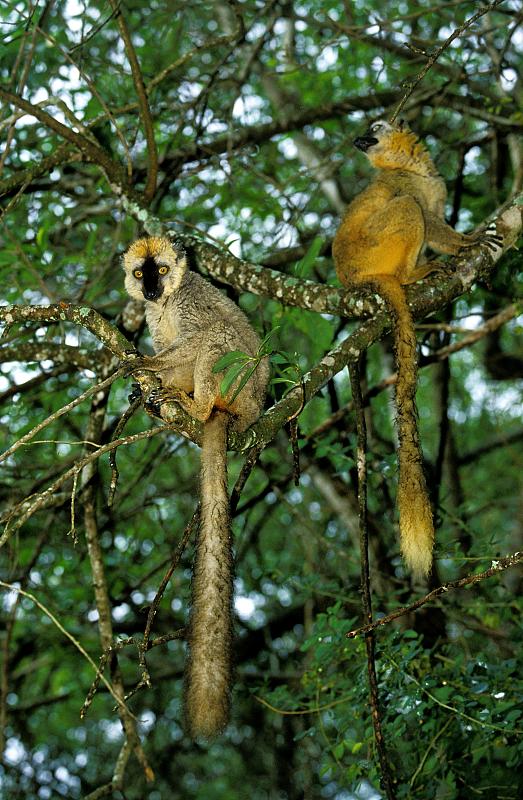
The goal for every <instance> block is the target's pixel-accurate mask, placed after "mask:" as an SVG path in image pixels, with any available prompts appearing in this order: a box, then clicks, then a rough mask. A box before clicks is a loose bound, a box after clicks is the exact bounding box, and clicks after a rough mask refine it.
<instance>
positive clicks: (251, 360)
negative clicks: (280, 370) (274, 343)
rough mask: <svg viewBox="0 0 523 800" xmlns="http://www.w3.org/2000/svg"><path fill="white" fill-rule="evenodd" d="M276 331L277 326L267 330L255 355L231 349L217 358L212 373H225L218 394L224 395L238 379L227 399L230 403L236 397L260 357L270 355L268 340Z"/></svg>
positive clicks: (253, 370) (255, 367)
mask: <svg viewBox="0 0 523 800" xmlns="http://www.w3.org/2000/svg"><path fill="white" fill-rule="evenodd" d="M276 331H277V328H274V329H273V330H272V331H269V333H268V334H267V336H265V338H264V339H263V341H262V343H261V344H260V347H259V348H258V352H257V353H256V355H255V356H251V355H249V353H244V352H243V350H232V351H231V352H230V353H225V355H224V356H222V357H221V358H219V359H218V360H217V361H216V363H215V364H214V366H213V368H212V371H213V372H214V373H217V372H224V373H225V374H224V376H223V378H222V380H221V382H220V394H221V396H222V397H225V396H226V395H227V394H228V392H229V391H230V389H231V387H232V386H233V384H234V383H235V381H238V385H237V386H236V389H235V390H234V393H233V395H232V397H231V398H230V400H229V402H230V403H232V402H233V401H234V400H235V399H236V398H237V397H238V395H239V394H240V392H241V390H242V389H243V387H244V386H245V384H246V383H247V381H248V380H249V378H251V376H252V375H253V374H254V372H255V370H256V369H257V367H258V364H259V363H260V361H261V360H262V358H265V357H266V356H269V355H271V352H272V351H271V347H270V340H271V338H272V336H274V334H275V333H276Z"/></svg>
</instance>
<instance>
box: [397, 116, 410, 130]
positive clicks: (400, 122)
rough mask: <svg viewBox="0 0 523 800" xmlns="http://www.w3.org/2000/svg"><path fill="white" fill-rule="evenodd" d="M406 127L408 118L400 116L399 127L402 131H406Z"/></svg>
mask: <svg viewBox="0 0 523 800" xmlns="http://www.w3.org/2000/svg"><path fill="white" fill-rule="evenodd" d="M406 128H408V125H407V122H406V120H405V119H404V118H403V117H400V118H399V120H398V129H399V130H400V131H404V130H405V129H406Z"/></svg>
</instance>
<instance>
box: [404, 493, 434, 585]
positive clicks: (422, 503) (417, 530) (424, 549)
mask: <svg viewBox="0 0 523 800" xmlns="http://www.w3.org/2000/svg"><path fill="white" fill-rule="evenodd" d="M398 506H399V516H400V547H401V553H402V555H403V558H404V559H405V563H406V565H407V567H408V568H409V569H410V570H411V572H412V574H413V577H414V578H415V579H416V580H420V579H421V578H426V577H427V575H429V574H430V571H431V568H432V548H433V546H434V524H433V521H432V511H431V509H430V503H429V500H428V497H427V495H426V492H424V491H418V492H416V493H415V494H414V493H412V492H410V493H408V494H407V496H406V497H405V496H402V494H400V495H399V497H398Z"/></svg>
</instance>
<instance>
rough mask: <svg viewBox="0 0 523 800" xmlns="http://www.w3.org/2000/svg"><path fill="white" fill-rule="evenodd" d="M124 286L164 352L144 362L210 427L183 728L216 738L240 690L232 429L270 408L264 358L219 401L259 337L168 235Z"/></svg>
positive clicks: (129, 271) (132, 266) (137, 249)
mask: <svg viewBox="0 0 523 800" xmlns="http://www.w3.org/2000/svg"><path fill="white" fill-rule="evenodd" d="M124 269H125V288H126V289H127V292H128V293H129V295H130V296H131V297H133V298H135V299H138V300H144V299H145V314H146V319H147V324H148V326H149V331H150V333H151V336H152V340H153V345H154V350H155V353H156V355H155V356H150V357H145V359H144V360H143V361H142V362H141V364H143V365H144V366H145V367H146V368H147V369H151V370H154V371H155V372H156V373H157V374H158V375H159V377H160V379H161V381H162V385H163V387H164V389H166V390H167V392H166V393H165V394H164V397H165V396H167V397H168V396H169V395H170V396H171V397H173V398H174V399H176V400H177V401H178V402H179V403H180V404H181V405H182V406H183V408H185V410H186V411H188V412H189V414H191V416H192V417H194V418H195V419H198V420H200V421H201V422H203V423H204V428H203V440H202V455H201V487H200V492H201V513H200V530H199V535H198V540H197V546H196V553H195V559H194V567H193V582H192V603H191V614H190V619H189V634H188V645H189V656H188V659H187V664H186V669H185V692H184V698H185V723H186V728H187V731H188V733H189V734H190V735H191V736H193V737H199V736H203V737H212V736H215V735H216V734H218V733H220V732H221V731H222V730H223V729H224V727H225V726H226V724H227V721H228V717H229V709H230V692H231V685H232V658H231V653H232V639H233V623H232V600H233V556H232V538H231V526H230V519H229V497H228V492H227V432H228V430H231V429H232V430H237V431H243V430H245V429H246V428H248V427H249V425H252V424H253V422H255V421H256V420H257V419H258V417H259V415H260V414H261V412H262V409H263V402H264V398H265V390H266V387H267V382H268V377H269V367H268V363H267V358H265V359H263V360H262V361H261V362H260V364H259V365H258V367H257V369H256V371H255V372H254V374H253V375H252V377H251V378H250V379H249V381H248V382H247V384H246V385H245V387H244V388H243V389H242V390H241V391H240V393H239V394H238V396H237V397H236V398H235V399H234V400H232V401H231V400H230V399H229V398H230V397H231V396H232V393H233V392H234V388H236V387H235V386H234V387H233V389H231V391H230V393H229V396H228V397H222V396H221V394H220V381H221V379H222V378H223V374H222V375H220V374H214V373H213V371H212V370H213V366H214V364H215V363H216V361H217V360H218V359H219V358H220V357H221V356H223V355H224V354H225V353H228V352H231V351H234V350H241V351H243V352H245V353H248V354H249V355H252V356H255V355H256V354H257V352H258V349H259V346H260V340H259V338H258V336H257V335H256V333H255V332H254V330H253V329H252V328H251V326H250V324H249V321H248V320H247V317H246V316H245V315H244V314H243V312H242V311H240V309H239V308H238V306H236V305H235V303H234V302H233V301H232V300H230V299H229V298H228V297H226V296H225V295H223V294H222V293H221V292H220V291H219V290H218V289H215V288H214V287H213V286H212V285H211V284H210V283H208V282H207V281H206V280H205V279H204V278H202V277H201V276H200V275H197V274H196V273H194V272H191V271H190V270H188V269H187V260H186V256H185V252H184V249H183V247H182V246H180V245H178V244H177V243H172V242H171V241H170V240H169V239H166V238H144V239H139V240H138V241H136V242H134V243H133V244H132V245H131V247H130V248H129V250H128V251H127V252H126V253H125V255H124Z"/></svg>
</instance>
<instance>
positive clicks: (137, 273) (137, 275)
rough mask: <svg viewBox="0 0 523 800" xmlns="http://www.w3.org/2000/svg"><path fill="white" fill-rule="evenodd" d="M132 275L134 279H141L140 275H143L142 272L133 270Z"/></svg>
mask: <svg viewBox="0 0 523 800" xmlns="http://www.w3.org/2000/svg"><path fill="white" fill-rule="evenodd" d="M133 275H134V277H135V278H141V277H142V275H143V272H142V270H141V269H135V270H134V272H133Z"/></svg>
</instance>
